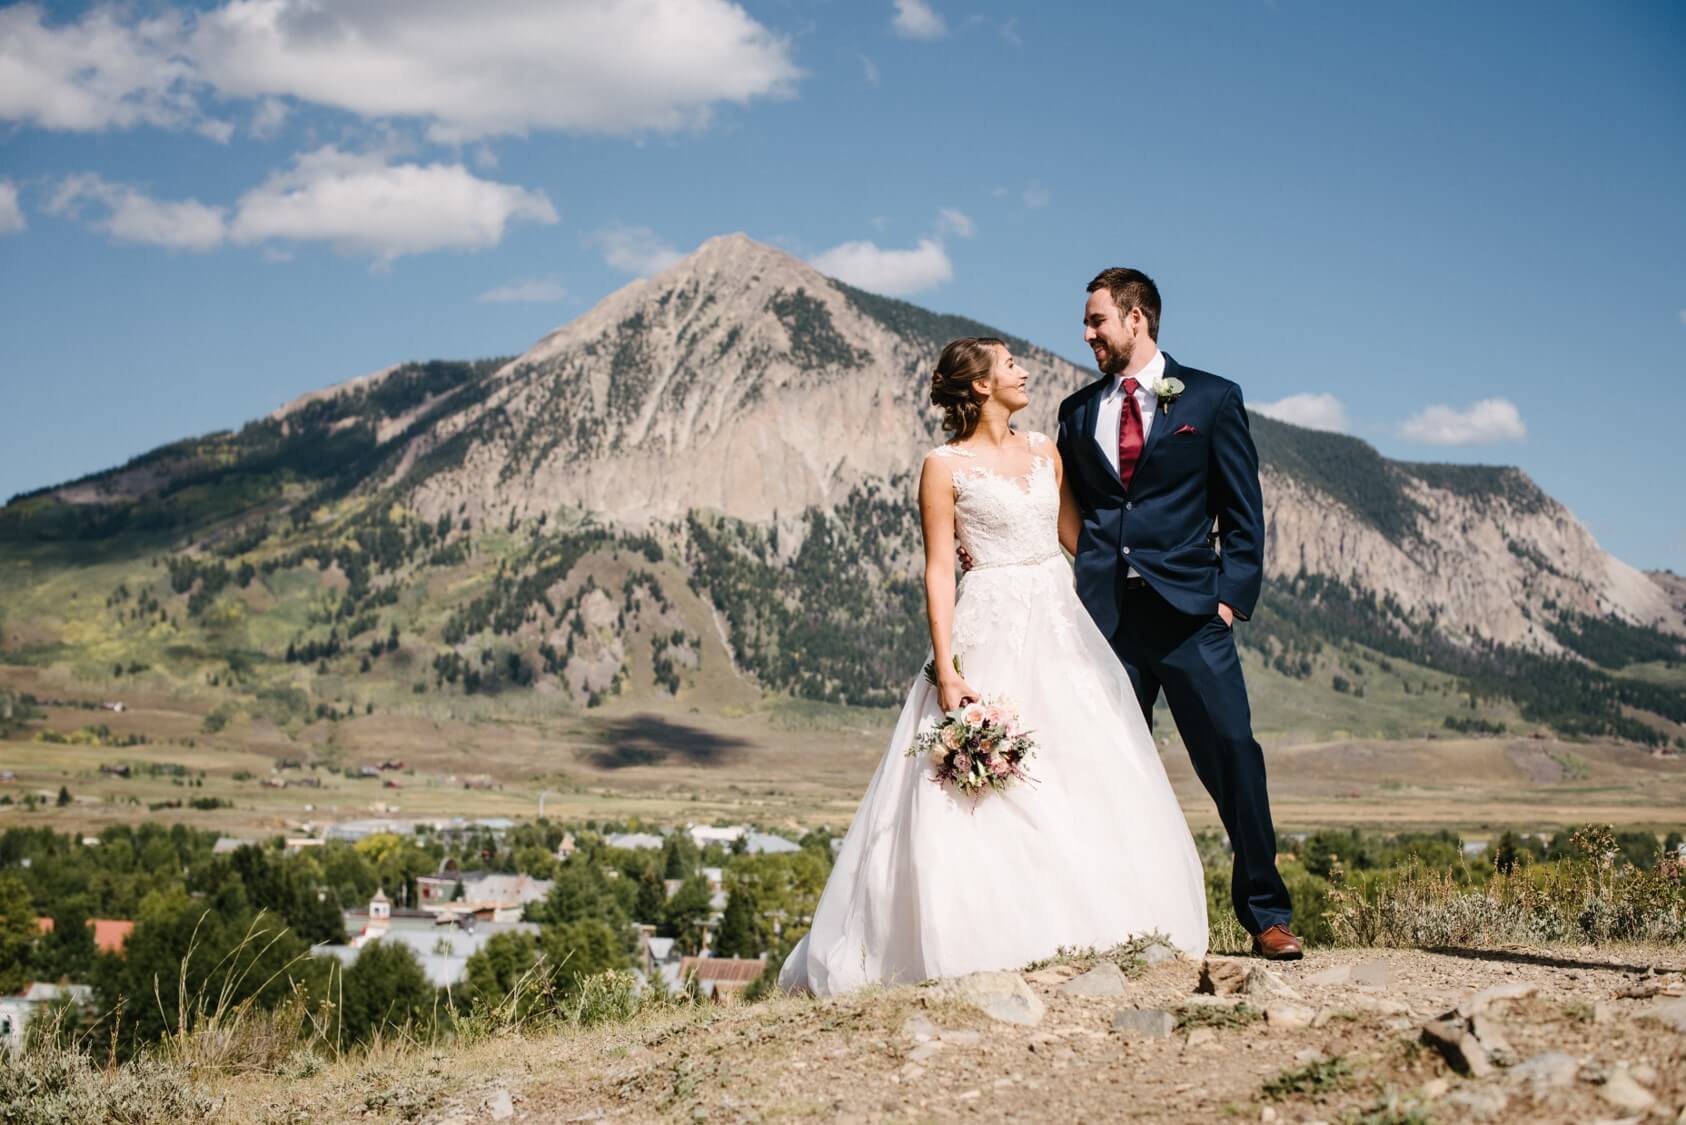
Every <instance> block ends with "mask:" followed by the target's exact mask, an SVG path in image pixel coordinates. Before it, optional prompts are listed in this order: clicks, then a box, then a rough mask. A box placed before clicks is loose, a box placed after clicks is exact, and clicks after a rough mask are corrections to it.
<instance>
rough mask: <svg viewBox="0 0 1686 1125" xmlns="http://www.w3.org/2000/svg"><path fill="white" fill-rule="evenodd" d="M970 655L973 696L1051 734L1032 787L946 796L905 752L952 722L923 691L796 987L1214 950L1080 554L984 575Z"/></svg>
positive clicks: (1196, 863)
mask: <svg viewBox="0 0 1686 1125" xmlns="http://www.w3.org/2000/svg"><path fill="white" fill-rule="evenodd" d="M954 641H955V652H956V654H957V655H958V656H959V657H960V660H961V664H962V669H963V672H964V675H965V677H966V680H967V682H968V683H969V684H970V685H971V686H972V687H973V688H974V689H975V690H976V691H978V692H979V693H980V694H982V695H984V696H985V697H991V696H999V697H1006V698H1009V699H1011V700H1012V701H1013V703H1014V704H1015V705H1016V706H1017V707H1018V710H1019V713H1020V716H1021V718H1022V720H1023V722H1024V725H1025V726H1026V727H1028V728H1030V729H1031V730H1033V731H1034V732H1035V737H1036V741H1037V744H1038V749H1037V752H1036V755H1035V757H1033V758H1031V759H1030V761H1029V763H1028V768H1029V772H1030V774H1031V776H1032V778H1033V780H1032V781H1030V782H1020V783H1017V784H1015V785H1014V786H1012V787H1010V788H1009V789H1008V790H1007V791H1006V792H1004V793H989V794H985V795H984V796H982V797H980V798H978V799H977V800H976V801H973V800H972V799H969V798H966V797H962V796H959V795H957V794H955V793H953V792H951V791H950V790H948V789H945V788H942V787H939V786H938V785H936V784H934V783H933V782H932V781H931V780H930V777H929V766H928V764H927V763H926V762H925V761H924V760H923V759H922V758H918V757H914V758H909V757H906V756H905V752H906V750H907V748H908V747H909V746H911V745H912V744H913V741H914V737H915V735H916V734H917V732H918V730H919V728H920V726H921V725H922V724H926V723H931V722H935V721H936V719H937V718H938V717H939V714H940V709H939V704H938V697H937V690H936V688H934V687H932V686H931V685H930V684H928V683H927V682H926V681H925V679H924V678H923V677H920V678H918V679H917V680H916V681H915V682H914V685H913V689H912V690H911V691H910V692H909V693H908V698H907V703H906V704H905V705H904V706H903V708H902V712H901V716H900V719H899V720H898V722H897V724H896V730H895V734H894V735H892V736H891V739H890V745H889V747H888V748H887V749H886V751H885V754H884V758H883V761H882V762H880V763H879V766H878V769H877V771H876V772H875V773H874V774H873V777H872V781H871V783H870V784H869V785H868V787H867V791H866V795H865V797H864V798H863V799H862V800H861V804H860V808H859V809H858V810H857V811H856V813H855V818H854V821H853V823H852V824H851V825H850V827H849V831H848V835H847V836H846V837H845V838H844V840H843V844H842V847H841V849H840V851H839V853H838V856H837V862H836V865H835V867H834V868H833V870H832V874H831V878H830V880H829V881H828V882H827V884H826V887H825V891H824V893H823V894H822V895H821V898H820V902H819V906H818V908H817V909H816V911H815V914H814V920H813V925H812V928H811V929H810V930H809V932H808V934H807V935H806V936H805V937H803V938H802V940H801V941H800V942H799V943H798V944H797V946H796V948H795V949H794V950H792V952H791V954H790V956H789V957H788V958H787V959H786V961H785V963H784V967H783V969H782V970H781V972H780V974H779V984H780V986H781V987H782V988H784V989H785V990H787V991H803V990H809V991H812V992H814V993H816V994H819V995H822V996H824V995H833V994H837V993H842V992H848V991H850V990H852V989H856V988H860V987H862V986H863V985H868V984H874V983H886V984H895V983H909V982H914V981H921V980H929V979H932V978H937V977H951V976H958V975H961V974H964V973H969V972H975V971H978V970H982V969H1016V968H1020V967H1022V966H1024V965H1025V964H1027V963H1028V962H1031V961H1035V960H1038V959H1040V958H1043V957H1047V956H1050V955H1052V954H1054V953H1055V952H1057V951H1058V950H1059V949H1061V948H1062V947H1063V948H1085V947H1094V948H1097V949H1104V948H1107V947H1110V946H1113V945H1116V944H1118V943H1120V942H1123V941H1127V940H1129V939H1130V938H1132V937H1137V936H1141V935H1145V934H1148V933H1153V932H1157V933H1159V934H1162V935H1164V936H1165V937H1167V938H1168V939H1169V940H1170V942H1171V943H1172V944H1173V945H1174V946H1175V947H1177V948H1178V949H1181V950H1183V951H1184V952H1186V953H1188V954H1190V955H1191V956H1199V955H1201V954H1203V953H1204V952H1205V951H1206V894H1205V883H1204V879H1203V877H1202V873H1201V868H1200V859H1199V856H1198V855H1197V853H1196V851H1195V847H1194V839H1193V837H1192V835H1191V834H1190V832H1189V828H1188V824H1187V821H1186V820H1184V818H1183V814H1182V810H1181V809H1180V808H1179V807H1178V805H1177V801H1176V797H1175V795H1174V794H1173V793H1172V790H1171V785H1170V782H1169V781H1168V780H1167V778H1166V776H1165V769H1164V767H1163V766H1162V765H1161V764H1160V761H1159V755H1158V753H1157V751H1156V750H1155V747H1154V744H1153V739H1152V736H1151V735H1150V733H1149V731H1148V728H1147V724H1146V722H1145V721H1144V720H1143V718H1142V714H1141V709H1140V707H1139V706H1138V704H1137V702H1136V697H1135V693H1134V691H1133V690H1132V689H1131V686H1130V681H1129V676H1128V674H1127V673H1126V672H1125V671H1124V668H1123V666H1122V665H1121V664H1120V663H1119V662H1118V658H1117V657H1116V656H1115V655H1114V654H1113V652H1112V649H1111V647H1110V646H1109V645H1108V644H1107V642H1106V640H1105V638H1104V637H1102V636H1101V634H1100V631H1099V630H1098V629H1097V628H1096V627H1095V625H1094V622H1093V621H1092V620H1091V619H1090V617H1089V615H1088V612H1087V611H1086V610H1084V608H1083V606H1082V603H1081V602H1080V601H1079V600H1078V598H1077V594H1076V592H1075V591H1074V589H1073V588H1072V580H1071V569H1070V566H1069V565H1068V564H1067V563H1066V562H1065V560H1064V558H1063V557H1061V556H1058V555H1056V556H1054V557H1052V558H1049V559H1047V560H1044V561H1042V562H1040V563H1035V564H1030V565H1024V566H1005V567H994V568H988V567H986V568H980V569H977V570H974V571H972V572H971V573H969V574H967V575H966V576H965V577H964V578H963V579H962V580H961V583H960V590H959V594H958V597H957V600H956V606H955V620H954Z"/></svg>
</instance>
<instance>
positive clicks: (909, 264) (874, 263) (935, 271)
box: [810, 238, 954, 297]
mask: <svg viewBox="0 0 1686 1125" xmlns="http://www.w3.org/2000/svg"><path fill="white" fill-rule="evenodd" d="M810 264H811V265H813V267H814V268H815V269H817V270H819V271H820V272H821V273H823V274H827V275H829V276H831V277H835V278H837V279H838V280H839V281H844V282H847V283H848V284H850V285H854V286H858V287H859V288H861V289H869V290H871V291H872V292H874V293H883V294H886V295H887V296H891V297H900V296H904V295H906V294H908V293H917V292H919V291H920V290H922V289H929V288H931V287H932V286H934V285H941V284H942V283H943V282H945V281H948V280H949V279H950V278H952V277H953V276H954V264H953V263H952V262H950V261H949V259H948V252H947V251H946V250H944V249H943V246H942V243H940V242H938V241H937V240H936V239H933V238H922V239H920V240H919V245H917V246H915V247H914V248H913V249H911V250H885V249H883V248H882V247H880V246H878V245H877V244H876V243H873V242H845V243H843V244H842V245H840V246H833V247H832V248H831V249H830V250H827V251H825V252H824V253H823V254H820V255H818V256H816V257H815V258H813V259H811V262H810Z"/></svg>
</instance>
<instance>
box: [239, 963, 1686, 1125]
mask: <svg viewBox="0 0 1686 1125" xmlns="http://www.w3.org/2000/svg"><path fill="white" fill-rule="evenodd" d="M1090 963H1091V962H1089V961H1086V960H1085V959H1081V958H1079V959H1076V960H1074V961H1066V962H1062V963H1058V964H1055V965H1053V966H1047V967H1044V968H1042V969H1040V970H1038V971H1035V972H1032V973H1028V974H1026V977H1027V979H1028V980H1029V981H1030V987H1031V988H1032V989H1034V991H1035V993H1036V994H1037V996H1039V997H1040V998H1041V1000H1042V1001H1043V1003H1044V1005H1045V1014H1044V1015H1043V1016H1042V1017H1041V1018H1040V1020H1039V1021H1038V1022H1036V1023H1035V1024H1034V1025H1029V1026H1021V1025H1018V1024H1013V1023H1006V1022H999V1021H997V1020H994V1019H991V1018H990V1017H988V1016H986V1015H984V1014H983V1013H982V1012H980V1011H978V1010H976V1009H975V1008H973V1007H970V1006H968V1005H966V1004H965V1003H963V1002H960V1001H957V1000H954V999H944V998H940V997H939V995H938V994H937V992H936V990H934V989H933V988H931V987H929V986H919V987H907V988H899V989H891V990H884V991H878V992H873V993H869V994H864V995H856V996H853V997H849V998H843V999H835V1000H812V999H795V998H784V999H779V1000H775V1001H770V1002H766V1003H762V1004H756V1005H748V1006H743V1007H736V1008H733V1007H713V1006H709V1005H703V1006H700V1007H696V1008H684V1009H679V1010H674V1011H667V1012H662V1013H659V1014H656V1015H653V1016H646V1017H643V1018H641V1019H640V1020H638V1021H636V1022H635V1023H633V1024H631V1025H628V1026H622V1027H613V1028H602V1029H598V1030H591V1031H576V1032H569V1033H565V1034H560V1035H550V1036H543V1037H536V1038H524V1037H513V1036H512V1037H509V1038H505V1039H500V1040H494V1041H490V1042H484V1043H480V1044H477V1045H474V1046H472V1047H468V1048H464V1049H460V1050H455V1051H450V1052H440V1053H428V1052H426V1051H424V1050H410V1051H402V1050H394V1051H388V1052H385V1053H380V1054H376V1055H375V1056H372V1057H370V1058H369V1059H366V1060H362V1061H359V1062H357V1063H355V1064H353V1063H349V1062H348V1063H345V1064H341V1065H338V1066H334V1067H330V1068H329V1069H327V1070H326V1071H324V1072H322V1073H321V1074H318V1075H316V1076H313V1077H311V1078H308V1079H303V1080H297V1079H294V1080H282V1079H274V1078H265V1079H251V1080H244V1081H238V1082H234V1083H233V1084H231V1085H229V1086H228V1087H227V1089H226V1090H225V1093H226V1095H227V1101H226V1102H225V1103H224V1110H225V1114H226V1115H228V1116H229V1119H230V1120H239V1121H260V1120H261V1121H273V1122H294V1121H307V1120H308V1121H342V1120H381V1121H385V1120H416V1121H422V1122H429V1123H436V1125H444V1123H447V1122H451V1123H462V1125H466V1123H468V1122H479V1121H496V1120H512V1121H527V1122H587V1121H627V1122H640V1121H720V1122H738V1121H780V1120H824V1121H854V1122H867V1121H873V1122H878V1121H884V1122H900V1121H947V1120H987V1121H1006V1120H1019V1121H1061V1122H1063V1121H1119V1120H1130V1121H1156V1122H1198V1121H1221V1120H1235V1121H1259V1122H1283V1123H1288V1122H1317V1121H1322V1122H1330V1123H1334V1122H1359V1121H1362V1122H1407V1121H1410V1122H1425V1121H1436V1122H1461V1121H1480V1120H1491V1121H1503V1122H1510V1121H1529V1122H1589V1121H1603V1120H1609V1121H1617V1120H1622V1121H1641V1120H1649V1121H1681V1120H1686V1109H1683V1107H1686V1030H1682V1028H1683V1027H1686V1014H1682V1013H1681V1008H1682V1007H1686V1000H1683V999H1680V993H1681V992H1682V990H1683V987H1686V950H1681V949H1678V948H1672V949H1657V948H1611V949H1570V950H1561V949H1559V950H1530V949H1508V950H1484V951H1464V950H1443V951H1435V952H1426V951H1415V950H1410V951H1406V950H1339V951H1332V952H1314V953H1313V954H1312V955H1311V956H1309V957H1308V958H1307V959H1306V960H1304V961H1302V962H1299V963H1297V964H1289V965H1279V966H1272V970H1273V971H1274V972H1275V973H1276V976H1277V978H1278V979H1279V980H1280V982H1281V983H1282V984H1284V985H1286V986H1287V987H1288V988H1290V989H1292V990H1294V991H1295V992H1296V993H1297V994H1298V996H1299V1000H1297V1001H1291V1000H1284V999H1281V998H1277V999H1265V998H1261V997H1258V996H1249V997H1245V998H1242V997H1234V996H1218V997H1212V996H1202V995H1199V994H1198V993H1197V986H1198V982H1199V978H1200V972H1201V967H1200V965H1199V964H1198V963H1196V962H1191V961H1188V960H1181V959H1179V960H1175V961H1169V962H1165V963H1162V964H1158V965H1154V966H1151V967H1147V966H1141V965H1139V964H1137V965H1132V966H1131V972H1130V973H1129V975H1128V976H1127V977H1126V978H1125V980H1124V982H1123V987H1122V994H1121V995H1115V996H1103V997H1082V996H1074V995H1069V994H1067V992H1066V991H1064V990H1063V989H1062V987H1061V986H1062V984H1063V983H1064V982H1065V981H1067V980H1068V979H1070V978H1071V977H1073V976H1075V975H1077V974H1078V973H1080V972H1082V971H1086V969H1087V968H1088V966H1089V964H1090ZM1246 964H1248V965H1262V964H1263V963H1262V962H1259V961H1257V960H1255V959H1246ZM1515 984H1522V985H1527V986H1532V990H1533V991H1532V994H1531V995H1528V996H1526V997H1523V998H1521V999H1516V1000H1511V1001H1499V1002H1495V1003H1494V1004H1493V1006H1492V1007H1491V1009H1490V1010H1489V1011H1488V1012H1487V1013H1485V1015H1484V1017H1483V1018H1484V1019H1485V1020H1486V1021H1487V1022H1486V1023H1485V1024H1484V1025H1483V1027H1482V1035H1483V1038H1484V1041H1487V1042H1489V1043H1494V1042H1498V1043H1503V1046H1504V1048H1505V1049H1503V1050H1499V1049H1496V1048H1495V1051H1494V1058H1495V1060H1497V1061H1498V1062H1500V1063H1504V1064H1508V1065H1500V1066H1497V1067H1495V1069H1494V1070H1493V1072H1492V1073H1490V1074H1488V1075H1486V1076H1483V1077H1466V1076H1465V1075H1463V1074H1461V1073H1459V1071H1458V1070H1457V1069H1454V1068H1453V1067H1452V1066H1451V1065H1449V1063H1448V1062H1447V1060H1446V1059H1445V1058H1444V1057H1442V1055H1441V1054H1439V1053H1438V1052H1437V1051H1436V1050H1434V1049H1432V1048H1430V1047H1427V1046H1424V1045H1423V1044H1422V1042H1421V1028H1422V1026H1423V1025H1424V1023H1425V1022H1427V1021H1430V1020H1432V1019H1434V1018H1435V1017H1438V1016H1440V1015H1441V1014H1442V1013H1444V1012H1446V1011H1447V1010H1449V1009H1452V1008H1454V1007H1455V1006H1456V1005H1458V1004H1459V1003H1460V1002H1461V1001H1465V1000H1467V999H1468V998H1469V997H1471V996H1472V995H1474V994H1476V993H1477V992H1479V991H1480V990H1482V989H1486V988H1488V987H1490V986H1494V985H1515ZM1523 991H1526V989H1524V990H1523ZM1284 1005H1286V1006H1287V1008H1284ZM1671 1005H1672V1008H1671ZM1262 1008H1276V1009H1277V1010H1276V1011H1273V1012H1272V1016H1271V1019H1270V1020H1269V1021H1267V1020H1264V1019H1261V1018H1259V1015H1260V1009H1262ZM1125 1009H1139V1010H1148V1011H1164V1012H1167V1013H1169V1014H1170V1019H1171V1020H1174V1021H1175V1022H1176V1030H1174V1031H1172V1032H1171V1033H1170V1034H1165V1035H1161V1036H1158V1037H1154V1036H1151V1035H1145V1034H1141V1033H1137V1032H1133V1031H1121V1030H1118V1029H1116V1028H1115V1026H1114V1023H1115V1019H1116V1017H1117V1014H1118V1013H1119V1012H1120V1011H1121V1010H1125ZM1285 1010H1286V1011H1288V1012H1289V1014H1290V1015H1295V1014H1296V1012H1297V1018H1298V1019H1299V1020H1304V1019H1305V1018H1306V1017H1310V1023H1309V1025H1307V1026H1300V1027H1287V1026H1277V1025H1275V1023H1274V1021H1275V1019H1276V1017H1277V1015H1278V1014H1280V1013H1281V1012H1283V1011H1285ZM1671 1012H1672V1013H1673V1018H1674V1019H1676V1020H1677V1021H1678V1026H1677V1025H1675V1024H1670V1023H1668V1022H1664V1021H1665V1020H1666V1019H1667V1018H1668V1017H1669V1015H1670V1013H1671ZM1290 1022H1294V1021H1293V1020H1290Z"/></svg>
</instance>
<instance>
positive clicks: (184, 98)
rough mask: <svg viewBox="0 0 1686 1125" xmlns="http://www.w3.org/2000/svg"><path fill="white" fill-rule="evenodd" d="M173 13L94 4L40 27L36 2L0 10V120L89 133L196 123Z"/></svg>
mask: <svg viewBox="0 0 1686 1125" xmlns="http://www.w3.org/2000/svg"><path fill="white" fill-rule="evenodd" d="M183 46H184V25H183V22H182V19H181V16H180V15H179V14H178V13H175V12H173V11H169V10H165V11H164V12H163V13H162V14H160V15H155V16H149V17H141V18H137V17H134V16H130V15H126V14H125V13H124V12H123V11H122V10H120V9H116V8H111V7H95V8H93V9H92V10H91V11H89V12H88V13H87V14H85V15H84V16H83V17H82V18H81V19H80V20H78V21H77V22H75V23H61V24H57V25H54V26H48V24H47V22H46V13H45V11H44V10H43V9H42V8H41V7H40V5H37V4H18V5H15V6H13V7H8V8H0V120H6V121H21V122H24V123H26V124H30V125H38V126H40V127H41V128H44V129H61V130H66V131H70V132H94V131H98V130H102V129H114V128H115V129H121V128H128V127H130V126H135V125H157V126H162V127H164V128H171V129H181V128H188V127H195V126H199V125H202V124H204V120H205V119H204V118H203V117H202V116H201V114H200V111H199V109H198V106H197V103H196V97H195V94H194V92H193V90H192V89H191V87H192V85H193V82H192V79H193V68H192V65H191V63H190V62H189V61H188V60H187V59H186V58H185V57H183V54H182V48H183Z"/></svg>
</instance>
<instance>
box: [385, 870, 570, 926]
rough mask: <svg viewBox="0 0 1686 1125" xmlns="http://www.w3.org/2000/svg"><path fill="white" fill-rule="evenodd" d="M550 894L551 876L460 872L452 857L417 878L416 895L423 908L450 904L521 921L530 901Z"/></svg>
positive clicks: (486, 916) (481, 914)
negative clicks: (437, 867) (435, 871)
mask: <svg viewBox="0 0 1686 1125" xmlns="http://www.w3.org/2000/svg"><path fill="white" fill-rule="evenodd" d="M549 894H550V880H549V879H535V878H533V877H532V876H531V875H520V874H516V875H506V874H503V873H501V872H497V871H461V870H459V869H458V868H457V864H456V861H455V860H451V859H447V860H446V861H445V862H444V863H442V864H440V865H439V871H438V873H437V874H434V875H422V876H420V877H418V878H417V879H416V897H417V900H418V904H419V905H420V906H421V908H422V909H423V910H431V909H434V908H435V907H447V908H449V909H451V910H453V911H456V912H459V913H467V914H474V915H476V916H479V917H481V918H483V919H485V920H487V921H493V922H518V921H520V920H521V915H522V912H523V909H524V908H525V907H526V905H527V904H528V903H529V902H538V901H541V900H542V899H544V898H545V897H547V896H548V895H549Z"/></svg>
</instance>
